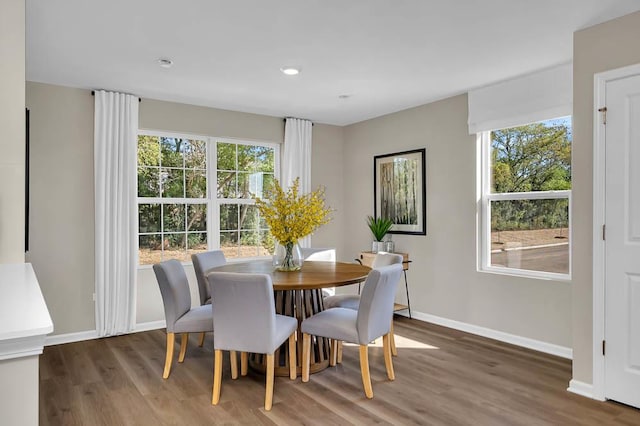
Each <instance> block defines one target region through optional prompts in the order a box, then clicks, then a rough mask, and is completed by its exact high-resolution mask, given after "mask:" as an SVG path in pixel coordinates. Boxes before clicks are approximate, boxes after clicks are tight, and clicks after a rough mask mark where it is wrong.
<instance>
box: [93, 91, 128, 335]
mask: <svg viewBox="0 0 640 426" xmlns="http://www.w3.org/2000/svg"><path fill="white" fill-rule="evenodd" d="M138 102H139V100H138V98H137V97H135V96H132V95H127V94H123V93H114V92H106V91H104V90H100V91H96V92H95V116H94V173H95V183H94V185H95V209H96V210H95V211H96V213H95V250H96V253H95V255H96V261H95V280H96V331H97V332H98V335H99V336H113V335H116V334H122V333H127V332H130V331H132V330H133V327H134V324H135V291H136V287H135V279H136V248H137V242H136V232H137V231H136V229H137V227H136V209H137V208H136V193H135V191H136V180H137V173H136V147H137V132H138Z"/></svg>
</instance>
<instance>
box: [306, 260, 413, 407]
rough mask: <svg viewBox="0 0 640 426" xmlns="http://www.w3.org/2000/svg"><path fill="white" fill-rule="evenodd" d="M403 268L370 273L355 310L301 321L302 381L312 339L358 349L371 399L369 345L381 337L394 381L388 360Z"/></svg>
mask: <svg viewBox="0 0 640 426" xmlns="http://www.w3.org/2000/svg"><path fill="white" fill-rule="evenodd" d="M401 273H402V264H393V265H389V266H383V267H380V268H376V269H373V270H372V271H371V272H370V273H369V275H368V276H367V280H366V281H365V285H364V287H363V290H362V295H361V297H360V304H359V307H358V310H353V309H348V308H331V309H327V310H325V311H322V312H319V313H317V314H315V315H313V316H311V317H309V318H307V319H305V320H304V321H302V326H301V327H302V381H303V382H308V381H309V363H310V349H311V335H313V336H319V337H326V338H329V339H332V342H331V343H332V345H331V346H332V348H334V347H336V345H337V343H338V342H339V341H340V342H342V341H345V342H350V343H357V344H358V345H360V372H361V374H362V384H363V386H364V393H365V395H366V397H367V398H373V389H372V387H371V376H370V374H369V350H368V349H369V348H368V345H369V342H371V341H372V340H374V339H377V338H378V337H380V336H382V337H383V338H382V348H383V352H384V363H385V367H386V370H387V377H388V378H389V380H394V379H395V374H394V371H393V362H392V360H391V343H390V340H391V319H392V317H393V303H394V299H395V294H396V288H397V286H398V281H399V280H400V274H401Z"/></svg>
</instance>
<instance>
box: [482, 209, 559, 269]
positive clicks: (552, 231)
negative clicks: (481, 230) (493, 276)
mask: <svg viewBox="0 0 640 426" xmlns="http://www.w3.org/2000/svg"><path fill="white" fill-rule="evenodd" d="M568 223H569V200H567V199H556V200H511V201H492V202H491V265H492V266H501V267H506V268H515V269H525V270H530V271H544V272H556V273H561V274H568V273H569V229H568Z"/></svg>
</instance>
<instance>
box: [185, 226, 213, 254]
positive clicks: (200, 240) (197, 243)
mask: <svg viewBox="0 0 640 426" xmlns="http://www.w3.org/2000/svg"><path fill="white" fill-rule="evenodd" d="M207 250H208V247H207V233H206V232H198V233H189V234H187V254H188V255H189V257H191V255H192V254H194V253H202V252H205V251H207Z"/></svg>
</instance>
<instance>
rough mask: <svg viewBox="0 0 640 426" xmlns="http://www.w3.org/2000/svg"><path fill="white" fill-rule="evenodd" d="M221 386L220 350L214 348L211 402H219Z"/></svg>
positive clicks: (215, 403) (214, 403) (216, 403)
mask: <svg viewBox="0 0 640 426" xmlns="http://www.w3.org/2000/svg"><path fill="white" fill-rule="evenodd" d="M221 386H222V351H221V350H220V349H216V351H215V361H214V364H213V392H212V396H211V404H213V405H218V402H220V388H221Z"/></svg>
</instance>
